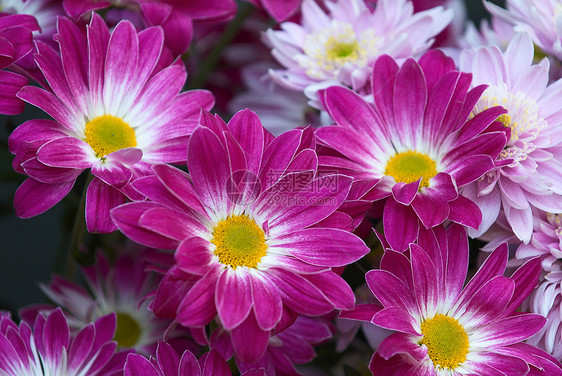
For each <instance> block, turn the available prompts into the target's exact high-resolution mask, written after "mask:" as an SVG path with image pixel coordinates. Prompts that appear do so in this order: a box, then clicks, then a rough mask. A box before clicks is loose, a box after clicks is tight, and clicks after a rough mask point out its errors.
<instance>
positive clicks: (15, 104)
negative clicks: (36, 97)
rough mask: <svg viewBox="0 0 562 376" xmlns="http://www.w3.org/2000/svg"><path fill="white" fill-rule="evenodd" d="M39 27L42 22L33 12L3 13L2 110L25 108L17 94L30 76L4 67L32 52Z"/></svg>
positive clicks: (16, 111) (0, 32) (0, 35)
mask: <svg viewBox="0 0 562 376" xmlns="http://www.w3.org/2000/svg"><path fill="white" fill-rule="evenodd" d="M0 8H1V7H0ZM37 30H39V25H38V24H37V20H36V19H35V18H33V17H32V16H28V15H6V14H3V13H0V114H4V115H16V114H19V113H20V112H22V111H23V108H24V102H22V101H21V100H20V99H18V98H17V97H16V94H17V92H18V91H20V89H21V88H22V87H24V86H25V85H26V84H27V78H25V77H23V76H21V75H19V74H17V73H14V72H9V71H8V70H4V69H5V68H8V69H9V68H10V66H11V65H12V64H14V63H17V62H19V61H21V59H22V58H24V57H25V56H26V55H28V54H29V53H30V52H31V50H32V49H33V32H34V31H37Z"/></svg>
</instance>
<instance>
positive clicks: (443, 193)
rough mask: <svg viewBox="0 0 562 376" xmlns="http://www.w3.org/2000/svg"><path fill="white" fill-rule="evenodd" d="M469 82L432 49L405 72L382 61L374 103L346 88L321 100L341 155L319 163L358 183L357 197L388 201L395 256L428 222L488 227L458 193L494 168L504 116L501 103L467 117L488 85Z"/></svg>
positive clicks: (321, 134) (326, 131)
mask: <svg viewBox="0 0 562 376" xmlns="http://www.w3.org/2000/svg"><path fill="white" fill-rule="evenodd" d="M470 80H471V76H470V75H469V74H466V73H461V72H458V71H456V70H455V69H454V63H453V61H452V60H451V59H450V58H447V57H445V55H443V53H442V52H440V51H430V52H427V53H426V54H425V55H423V56H422V57H421V58H420V60H419V63H418V62H416V61H415V60H414V59H412V58H410V59H408V60H406V62H405V63H404V64H403V65H402V66H401V67H399V66H398V64H397V63H396V62H395V61H394V60H393V59H392V58H391V57H389V56H382V57H380V58H379V59H378V60H377V62H376V64H375V68H374V70H373V97H374V105H373V104H371V103H368V102H367V101H365V100H364V99H363V98H362V97H360V96H359V95H357V94H356V93H354V92H353V91H351V90H349V89H347V88H343V87H337V86H334V87H330V88H328V89H326V90H325V92H324V93H323V94H322V95H321V100H322V101H323V104H324V107H325V108H326V110H327V111H328V113H329V114H330V116H331V117H332V118H333V119H334V121H335V122H336V123H337V125H335V126H330V127H322V128H319V129H318V130H317V132H316V136H317V137H318V139H319V140H320V142H321V143H323V144H325V145H327V146H329V147H331V148H332V149H335V151H336V152H337V153H338V154H337V155H333V153H326V155H322V156H320V158H319V163H320V165H322V166H323V167H324V168H326V169H332V170H333V169H336V170H338V171H339V172H341V173H343V174H347V175H350V176H353V177H354V178H355V182H354V188H353V189H352V194H351V195H350V197H349V198H348V200H350V201H353V200H356V201H357V200H359V201H358V203H360V204H361V203H363V204H365V203H367V204H368V203H370V202H376V201H379V200H383V199H386V203H385V205H384V213H383V226H384V235H385V236H386V239H387V241H388V243H389V244H390V246H391V247H392V248H393V249H395V250H399V251H403V250H404V249H406V248H407V247H408V244H409V243H411V242H413V241H415V240H416V238H417V236H418V232H419V231H420V226H423V227H424V228H425V229H430V228H432V227H435V226H438V225H440V224H441V223H443V222H444V221H446V220H450V221H453V222H456V223H460V224H463V225H465V226H469V227H472V228H478V226H479V225H480V222H481V220H482V216H481V213H480V210H479V209H478V206H476V204H474V203H473V202H472V201H470V200H468V199H467V198H465V197H463V196H461V195H459V190H460V189H462V187H463V186H465V185H466V184H468V183H471V182H473V181H475V180H476V179H478V178H479V177H481V176H482V175H483V174H485V173H486V172H488V171H490V170H491V169H492V168H494V167H495V163H494V159H495V158H496V157H497V156H498V155H499V154H500V152H501V151H502V150H503V148H504V146H505V142H506V135H505V133H504V132H503V130H501V129H498V130H496V129H495V128H494V126H495V123H492V122H493V121H494V120H495V119H496V118H497V117H498V116H499V115H500V114H501V113H503V112H504V110H503V109H502V108H500V107H496V108H492V109H489V110H487V111H484V112H483V113H481V114H479V115H478V116H476V117H474V118H473V119H471V120H470V121H467V120H468V116H469V114H470V112H471V111H472V109H473V107H474V104H475V103H476V101H477V100H478V98H479V96H480V94H481V93H482V91H484V89H485V87H484V86H479V87H477V88H475V89H473V90H468V89H469V85H470ZM489 127H491V129H488V132H487V133H485V134H484V133H482V131H483V130H485V129H487V128H489ZM352 208H353V207H352ZM360 219H361V218H359V220H360Z"/></svg>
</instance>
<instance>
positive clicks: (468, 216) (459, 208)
mask: <svg viewBox="0 0 562 376" xmlns="http://www.w3.org/2000/svg"><path fill="white" fill-rule="evenodd" d="M448 219H449V220H451V221H453V222H455V223H459V224H461V225H464V226H468V227H472V228H474V229H477V228H478V226H480V223H481V222H482V212H480V208H478V205H476V204H475V203H474V202H472V201H470V200H469V199H468V198H466V197H464V196H459V197H457V198H456V200H453V201H449V218H448Z"/></svg>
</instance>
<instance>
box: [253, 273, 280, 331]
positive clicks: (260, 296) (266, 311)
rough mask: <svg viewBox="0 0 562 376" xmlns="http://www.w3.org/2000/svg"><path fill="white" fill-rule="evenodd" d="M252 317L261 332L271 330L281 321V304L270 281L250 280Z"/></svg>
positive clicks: (277, 293) (264, 279)
mask: <svg viewBox="0 0 562 376" xmlns="http://www.w3.org/2000/svg"><path fill="white" fill-rule="evenodd" d="M250 281H251V282H252V300H253V302H254V315H255V316H256V321H257V323H258V325H259V327H260V328H261V329H262V330H271V329H273V328H274V327H275V325H277V323H278V322H279V320H281V314H282V313H283V303H282V301H281V297H280V296H279V292H278V291H277V287H276V286H274V285H273V284H272V283H271V281H270V280H268V279H266V278H263V279H260V278H251V279H250Z"/></svg>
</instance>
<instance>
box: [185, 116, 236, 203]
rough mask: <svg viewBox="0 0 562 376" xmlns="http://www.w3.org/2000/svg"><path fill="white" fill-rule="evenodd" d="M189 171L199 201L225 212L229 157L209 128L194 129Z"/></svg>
mask: <svg viewBox="0 0 562 376" xmlns="http://www.w3.org/2000/svg"><path fill="white" fill-rule="evenodd" d="M187 155H188V158H187V159H188V161H189V162H188V169H189V173H190V175H191V178H192V179H193V184H194V186H195V189H196V190H197V191H198V192H199V198H200V199H201V201H202V202H203V203H205V204H206V205H207V206H208V207H210V208H214V209H215V210H219V212H221V213H222V212H223V211H226V209H227V207H228V205H227V197H226V191H227V190H226V189H225V186H226V183H227V181H228V178H229V176H230V168H229V165H228V156H227V154H226V150H225V148H224V146H223V145H222V143H221V142H220V140H219V138H218V137H217V136H216V135H215V134H214V133H213V132H212V131H211V130H210V129H208V128H203V127H200V128H197V129H196V130H195V132H193V134H192V135H191V138H190V140H189V147H188V152H187Z"/></svg>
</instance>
